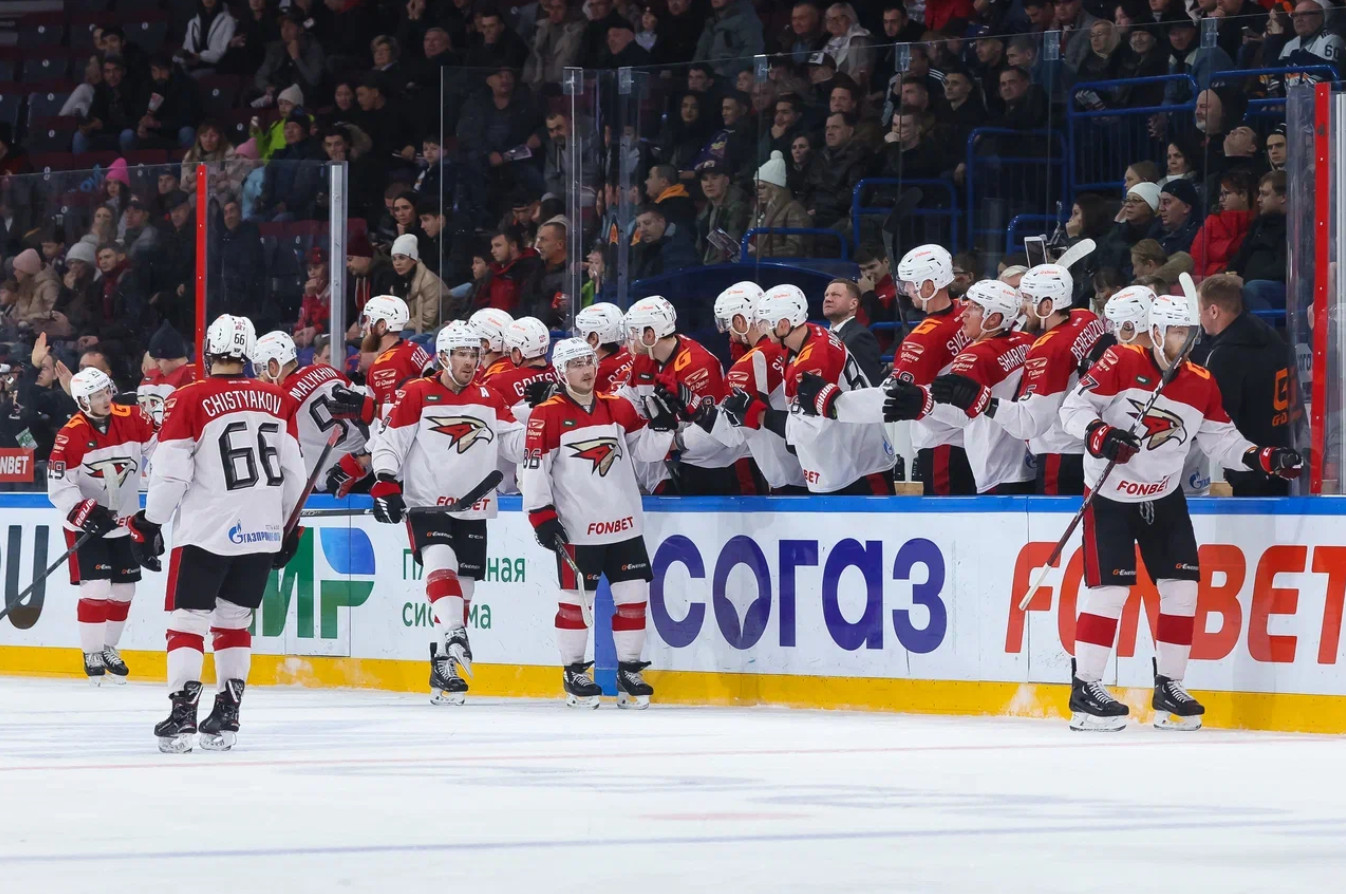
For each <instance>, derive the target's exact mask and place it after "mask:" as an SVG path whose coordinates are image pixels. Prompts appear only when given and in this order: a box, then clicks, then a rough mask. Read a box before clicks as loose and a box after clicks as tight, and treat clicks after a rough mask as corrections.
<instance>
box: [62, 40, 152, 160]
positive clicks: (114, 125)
mask: <svg viewBox="0 0 1346 894" xmlns="http://www.w3.org/2000/svg"><path fill="white" fill-rule="evenodd" d="M145 103H146V98H145V96H144V94H143V93H142V92H141V91H140V89H139V88H138V86H136V85H133V84H132V83H130V82H128V81H127V80H126V63H125V62H124V61H123V60H122V58H121V57H120V56H108V57H106V58H104V60H103V82H102V83H101V84H99V85H98V86H97V87H95V88H94V97H93V104H92V105H91V106H90V107H89V117H88V118H86V119H85V120H84V123H82V124H80V125H79V129H78V130H77V131H76V132H75V136H74V140H73V142H72V145H71V149H72V151H74V152H75V153H82V152H88V151H90V150H91V149H92V150H109V149H120V150H121V151H122V152H129V151H130V150H131V149H133V148H135V143H136V127H137V126H138V125H139V122H140V113H141V111H142V110H143V109H144V108H145Z"/></svg>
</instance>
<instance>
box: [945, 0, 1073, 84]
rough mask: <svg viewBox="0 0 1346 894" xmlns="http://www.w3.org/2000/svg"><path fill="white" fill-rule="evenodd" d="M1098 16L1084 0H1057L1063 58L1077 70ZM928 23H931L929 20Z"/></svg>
mask: <svg viewBox="0 0 1346 894" xmlns="http://www.w3.org/2000/svg"><path fill="white" fill-rule="evenodd" d="M1097 21H1098V18H1097V17H1096V16H1094V15H1091V14H1090V13H1088V12H1086V11H1085V9H1084V3H1083V0H1056V27H1057V30H1059V31H1060V32H1061V59H1062V61H1064V62H1065V64H1066V67H1067V68H1069V69H1070V70H1071V71H1075V70H1077V69H1078V68H1079V67H1080V64H1081V63H1083V62H1084V59H1085V57H1086V56H1088V55H1089V52H1090V38H1091V36H1092V35H1093V28H1094V23H1095V22H1097ZM927 24H929V23H928V22H927Z"/></svg>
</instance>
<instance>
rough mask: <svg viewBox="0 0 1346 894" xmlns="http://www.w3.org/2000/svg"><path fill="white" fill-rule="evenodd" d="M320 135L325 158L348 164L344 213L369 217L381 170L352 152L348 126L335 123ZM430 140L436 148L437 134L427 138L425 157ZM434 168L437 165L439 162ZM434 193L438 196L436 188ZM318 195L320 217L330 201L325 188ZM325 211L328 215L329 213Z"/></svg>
mask: <svg viewBox="0 0 1346 894" xmlns="http://www.w3.org/2000/svg"><path fill="white" fill-rule="evenodd" d="M319 136H320V137H321V138H322V151H323V154H324V155H325V156H326V157H327V160H328V161H332V162H341V161H344V162H346V163H347V164H348V165H350V169H349V171H348V174H347V181H346V214H347V216H348V217H350V218H352V219H353V218H362V217H368V216H369V215H370V212H371V211H372V210H373V209H374V208H376V207H377V206H378V192H377V190H378V186H379V182H380V179H379V178H380V172H381V169H380V168H379V167H378V165H376V164H375V163H374V161H373V159H371V158H369V156H368V155H367V154H362V155H358V156H356V155H354V152H355V150H354V147H352V146H351V137H350V128H348V127H343V126H341V125H335V126H332V127H329V128H327V129H326V130H324V131H322V132H321V134H319ZM431 140H433V142H434V144H435V146H436V148H437V147H438V143H439V137H434V138H427V141H426V142H427V150H426V154H427V156H428V155H429V148H428V146H429V143H430V142H431ZM434 167H436V168H437V167H438V165H435V166H434ZM433 195H434V196H435V197H436V198H438V197H439V192H438V190H436V191H435V192H434V193H433ZM319 196H320V197H319V216H320V217H322V216H328V215H323V214H322V213H321V212H322V209H323V208H326V207H327V206H328V204H329V201H330V200H329V197H328V196H327V195H326V191H325V189H323V190H321V191H320V193H319ZM328 214H329V215H330V212H329V213H328Z"/></svg>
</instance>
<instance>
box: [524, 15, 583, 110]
mask: <svg viewBox="0 0 1346 894" xmlns="http://www.w3.org/2000/svg"><path fill="white" fill-rule="evenodd" d="M538 6H539V7H540V9H541V10H542V12H544V13H545V16H544V17H542V18H540V19H539V20H538V23H537V26H536V27H535V28H534V29H533V45H532V47H531V48H530V52H529V54H528V61H527V62H526V63H525V64H524V67H523V82H524V83H525V84H527V85H528V86H529V87H530V88H532V89H533V90H534V91H535V92H536V91H538V90H540V89H541V87H542V85H543V84H560V83H561V81H562V79H563V77H564V74H565V68H566V66H570V65H574V64H575V62H576V60H577V59H578V58H579V54H580V46H581V44H582V43H583V41H584V18H583V16H581V15H580V13H579V10H578V9H572V8H571V6H570V4H569V3H568V2H567V0H539V3H538Z"/></svg>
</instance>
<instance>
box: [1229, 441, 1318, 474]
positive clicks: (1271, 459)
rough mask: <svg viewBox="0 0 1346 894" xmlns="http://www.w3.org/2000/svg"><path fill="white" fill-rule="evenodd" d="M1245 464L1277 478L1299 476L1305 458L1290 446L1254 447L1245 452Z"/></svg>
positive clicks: (1302, 469) (1256, 470)
mask: <svg viewBox="0 0 1346 894" xmlns="http://www.w3.org/2000/svg"><path fill="white" fill-rule="evenodd" d="M1243 464H1244V465H1245V466H1247V467H1248V468H1250V469H1252V470H1253V471H1254V472H1261V473H1262V474H1264V475H1275V476H1276V477H1277V478H1298V477H1299V473H1300V472H1302V471H1304V458H1303V457H1302V456H1300V455H1299V453H1298V452H1297V451H1295V450H1291V449H1290V448H1289V447H1262V448H1257V447H1253V448H1252V449H1250V450H1249V451H1248V452H1247V453H1245V454H1243Z"/></svg>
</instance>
